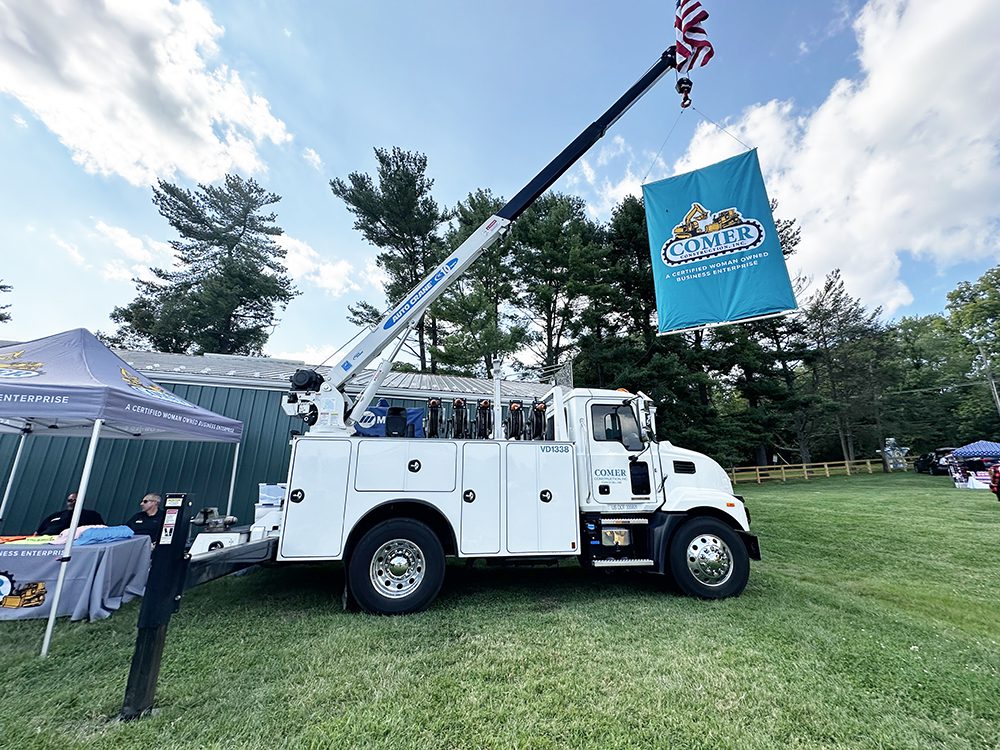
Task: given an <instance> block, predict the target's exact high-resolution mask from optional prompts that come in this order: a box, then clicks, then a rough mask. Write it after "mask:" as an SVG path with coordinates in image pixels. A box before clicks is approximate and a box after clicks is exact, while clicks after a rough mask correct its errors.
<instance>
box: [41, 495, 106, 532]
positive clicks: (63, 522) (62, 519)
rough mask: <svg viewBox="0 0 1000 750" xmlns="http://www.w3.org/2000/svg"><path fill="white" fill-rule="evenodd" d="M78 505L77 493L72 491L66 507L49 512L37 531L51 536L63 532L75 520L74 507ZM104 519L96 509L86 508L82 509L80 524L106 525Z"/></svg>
mask: <svg viewBox="0 0 1000 750" xmlns="http://www.w3.org/2000/svg"><path fill="white" fill-rule="evenodd" d="M75 505H76V493H75V492H71V493H69V496H68V497H67V498H66V508H65V509H64V510H57V511H56V512H55V513H49V514H48V515H46V516H45V517H44V518H43V519H42V521H41V523H39V524H38V529H37V530H36V531H35V533H36V534H38V535H39V536H49V535H51V534H61V533H62V532H64V531H65V530H66V529H68V528H69V525H70V522H71V521H72V520H73V507H74V506H75ZM104 525H105V524H104V519H103V518H101V514H100V513H98V512H97V511H96V510H89V509H87V508H84V509H83V510H82V511H80V523H79V524H78V526H104Z"/></svg>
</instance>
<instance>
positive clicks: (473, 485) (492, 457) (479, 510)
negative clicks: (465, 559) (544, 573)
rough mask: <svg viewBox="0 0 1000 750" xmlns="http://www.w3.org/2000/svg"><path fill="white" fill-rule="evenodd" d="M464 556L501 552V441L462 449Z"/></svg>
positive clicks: (467, 446) (471, 444)
mask: <svg viewBox="0 0 1000 750" xmlns="http://www.w3.org/2000/svg"><path fill="white" fill-rule="evenodd" d="M460 546H461V548H462V554H463V555H482V554H487V553H493V554H495V553H497V552H499V551H500V444H499V443H494V442H489V443H487V442H481V443H480V442H469V443H465V445H464V447H463V449H462V539H461V542H460Z"/></svg>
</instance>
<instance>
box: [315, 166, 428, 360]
mask: <svg viewBox="0 0 1000 750" xmlns="http://www.w3.org/2000/svg"><path fill="white" fill-rule="evenodd" d="M375 160H376V161H377V162H378V166H377V169H376V173H377V178H378V184H376V182H375V180H374V179H372V177H371V175H367V174H364V173H362V172H351V173H350V174H349V175H348V176H347V180H346V181H344V180H341V179H334V180H331V181H330V189H331V190H332V191H333V194H334V195H335V196H337V197H338V198H340V199H341V200H342V201H344V204H345V205H346V206H347V210H348V211H350V212H351V213H352V214H354V218H355V221H354V228H355V229H357V230H358V231H359V232H361V234H362V235H363V236H364V238H365V239H366V240H368V242H370V243H371V244H372V245H374V246H375V247H377V248H379V249H381V250H382V252H380V253H379V254H378V256H377V257H376V262H377V263H378V265H379V268H381V269H382V270H383V271H385V273H386V277H387V279H388V281H387V282H386V285H385V294H386V297H387V298H388V299H389V300H390V302H392V303H395V302H399V301H401V300H402V299H403V298H404V296H405V295H406V293H407V292H409V290H410V289H412V288H413V287H414V286H415V285H416V284H417V282H418V281H420V280H421V279H423V278H424V277H425V276H427V274H428V273H430V271H431V270H432V269H433V268H434V267H435V266H437V264H438V263H440V262H441V260H442V258H443V253H444V243H443V241H442V239H441V237H440V236H439V234H438V227H440V225H441V224H442V222H444V221H445V220H446V219H447V213H446V212H444V211H442V210H441V209H440V208H439V207H438V204H437V202H436V201H435V200H434V198H433V196H432V195H431V188H432V187H433V186H434V180H432V179H430V178H429V177H428V176H427V157H426V156H425V155H424V154H421V153H417V152H411V151H404V150H403V149H401V148H399V147H394V148H392V149H391V150H386V149H381V148H376V149H375ZM350 311H351V314H352V317H351V320H352V322H355V323H362V324H366V325H373V324H374V323H377V322H378V320H379V319H381V317H382V313H381V311H380V310H379V309H378V308H377V307H376V306H375V305H373V304H371V303H369V302H362V303H359V304H357V305H353V306H352V307H351V308H350ZM437 337H438V328H437V325H436V322H435V319H434V315H433V313H430V314H427V313H425V314H424V315H423V316H422V317H421V319H420V321H419V322H418V324H417V348H416V351H415V353H416V355H417V357H418V358H419V360H420V370H421V372H427V371H431V372H433V371H434V370H435V364H434V362H433V361H431V360H430V359H429V358H428V346H435V345H437V343H438V341H437ZM428 339H429V341H428Z"/></svg>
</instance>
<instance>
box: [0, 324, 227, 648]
mask: <svg viewBox="0 0 1000 750" xmlns="http://www.w3.org/2000/svg"><path fill="white" fill-rule="evenodd" d="M0 432H15V433H16V432H19V433H21V442H20V443H19V445H18V448H17V453H16V454H15V456H14V465H13V467H11V472H10V478H9V480H8V482H7V488H6V490H5V491H4V496H3V501H2V502H0V522H2V521H3V512H4V509H5V508H6V506H7V501H8V499H9V498H10V489H11V486H12V484H13V481H14V474H15V473H16V472H17V465H18V462H19V460H20V458H21V450H22V448H23V447H24V439H25V438H26V437H27V436H28V435H29V434H45V435H52V436H59V437H86V436H89V437H90V446H89V447H88V449H87V459H86V461H85V462H84V465H83V475H82V476H81V478H80V488H79V490H78V491H77V501H76V505H75V506H74V507H73V519H72V521H71V522H70V527H69V534H68V537H67V539H66V547H65V549H64V551H63V556H62V558H60V565H59V577H58V579H57V580H56V590H55V596H54V598H53V602H52V611H51V612H50V614H49V622H48V626H47V627H46V629H45V639H44V641H43V642H42V656H45V655H46V654H47V653H48V649H49V642H50V640H51V638H52V629H53V627H54V625H55V619H56V612H57V611H58V609H59V597H60V594H61V593H62V586H63V580H64V579H65V576H66V563H67V562H69V559H70V552H71V550H72V546H73V538H74V536H75V532H76V528H77V526H78V525H79V523H80V514H81V513H82V512H83V506H84V502H85V501H86V496H87V484H88V483H89V482H90V472H91V469H92V468H93V465H94V456H95V454H96V453H97V441H98V439H99V438H101V437H111V438H132V439H143V440H213V441H221V442H227V443H236V450H237V456H238V451H239V442H240V438H241V437H242V435H243V423H242V422H240V421H239V420H236V419H230V418H229V417H223V416H221V415H219V414H216V413H214V412H211V411H209V410H208V409H203V408H202V407H200V406H196V405H195V404H192V403H190V402H188V401H185V400H184V399H182V398H179V397H178V396H175V395H174V394H173V393H171V392H170V391H167V390H164V389H163V388H161V387H160V386H158V385H156V383H154V382H153V381H151V380H149V378H147V377H145V376H144V375H142V374H141V373H139V372H137V371H136V370H135V369H133V368H132V367H130V366H129V365H128V364H127V363H126V362H124V361H123V360H122V359H121V358H120V357H118V356H117V355H116V354H115V353H114V352H112V351H111V350H110V349H108V348H107V347H106V346H105V345H104V344H102V343H101V342H100V341H98V339H97V337H96V336H94V334H92V333H91V332H90V331H87V330H85V329H83V328H77V329H74V330H72V331H66V332H65V333H58V334H56V335H54V336H47V337H46V338H43V339H36V340H34V341H28V342H26V343H23V344H16V345H12V346H3V347H0ZM237 456H234V457H233V476H234V479H235V472H236V458H237ZM231 493H232V491H231V490H230V494H231ZM231 502H232V497H230V503H231Z"/></svg>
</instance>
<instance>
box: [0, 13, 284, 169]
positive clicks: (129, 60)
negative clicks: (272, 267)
mask: <svg viewBox="0 0 1000 750" xmlns="http://www.w3.org/2000/svg"><path fill="white" fill-rule="evenodd" d="M0 18H2V24H0V27H2V29H3V32H2V33H0V91H4V92H6V93H9V94H11V95H13V96H14V97H15V98H17V99H18V100H19V101H20V102H21V103H22V104H23V105H24V106H25V107H27V108H28V109H29V110H31V112H32V113H34V114H35V116H37V117H38V118H39V119H40V120H41V121H42V122H43V123H44V124H45V125H46V126H47V127H48V128H49V129H50V130H51V131H52V132H53V133H55V134H56V135H57V136H58V137H59V140H60V141H62V143H63V144H64V145H65V146H66V147H67V148H68V149H69V150H70V152H71V153H72V155H73V160H74V161H75V162H77V163H78V164H80V165H82V166H83V167H84V169H86V170H87V171H88V172H92V173H97V174H101V175H119V176H121V177H122V178H124V179H125V180H127V181H129V182H130V183H132V184H134V185H148V184H150V183H151V182H153V181H155V180H156V179H157V178H165V179H172V178H173V177H174V176H175V175H176V174H178V173H180V174H183V175H186V176H187V177H189V178H191V179H193V180H198V181H202V182H210V181H213V180H216V179H218V178H220V177H221V176H222V175H224V174H225V173H226V172H229V171H236V172H242V173H257V172H262V171H265V169H266V166H265V164H264V163H263V161H262V160H261V158H260V155H259V153H258V151H257V148H258V146H259V145H260V144H261V143H262V142H264V141H270V142H272V143H275V144H281V143H285V142H288V141H290V140H291V135H289V133H288V131H287V130H286V128H285V124H284V123H283V122H282V121H281V120H279V119H277V118H276V117H274V115H272V114H271V111H270V105H269V103H268V101H267V100H266V99H264V98H263V97H261V96H259V95H257V94H254V93H252V92H250V91H248V90H247V88H246V87H245V86H244V84H243V81H242V79H241V77H240V74H239V72H238V71H236V70H232V69H230V68H229V67H227V66H226V65H221V64H220V65H216V66H215V67H212V66H211V64H210V61H211V59H212V58H213V57H214V56H215V55H216V54H217V52H218V39H219V38H220V37H221V36H222V34H223V29H222V28H221V27H220V26H218V25H217V24H216V23H215V22H214V21H213V19H212V16H211V13H210V12H209V10H208V9H207V8H206V7H205V6H204V5H202V4H201V2H199V1H198V0H181V1H180V2H176V3H175V2H170V0H147V1H146V2H142V3H134V2H130V1H129V0H107V2H104V3H74V2H68V3H66V2H58V1H57V0H33V2H29V3H12V4H7V5H6V6H5V8H4V10H3V12H2V14H0Z"/></svg>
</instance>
